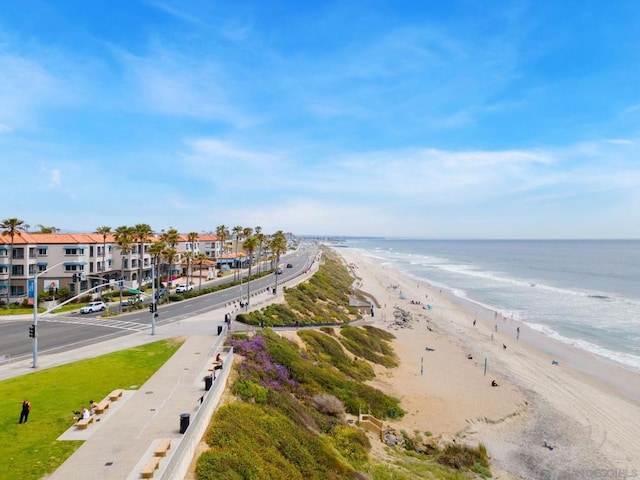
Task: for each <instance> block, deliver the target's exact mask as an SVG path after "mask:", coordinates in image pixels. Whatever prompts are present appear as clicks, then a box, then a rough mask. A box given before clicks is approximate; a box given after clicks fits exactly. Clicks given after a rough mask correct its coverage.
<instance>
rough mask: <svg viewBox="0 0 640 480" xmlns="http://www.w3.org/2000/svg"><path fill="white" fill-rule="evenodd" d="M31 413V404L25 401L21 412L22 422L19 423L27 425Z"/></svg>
mask: <svg viewBox="0 0 640 480" xmlns="http://www.w3.org/2000/svg"><path fill="white" fill-rule="evenodd" d="M30 411H31V403H30V402H29V400H27V399H25V400H24V401H23V402H22V411H21V412H20V421H19V422H18V423H27V420H28V418H29V412H30Z"/></svg>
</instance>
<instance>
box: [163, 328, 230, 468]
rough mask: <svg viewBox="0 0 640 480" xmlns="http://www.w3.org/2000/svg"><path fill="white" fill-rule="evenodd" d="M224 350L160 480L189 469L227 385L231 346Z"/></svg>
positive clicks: (216, 347)
mask: <svg viewBox="0 0 640 480" xmlns="http://www.w3.org/2000/svg"><path fill="white" fill-rule="evenodd" d="M226 333H227V327H226V325H225V327H224V330H223V332H222V334H221V335H219V336H218V338H217V339H216V341H215V342H213V345H212V347H211V349H212V351H213V352H216V351H217V350H219V349H220V348H221V346H222V343H223V342H224V340H225V338H226ZM223 351H224V352H226V356H225V360H224V364H223V367H222V370H220V371H219V372H218V375H217V377H216V380H215V381H214V382H213V385H212V386H211V389H210V390H209V391H208V392H205V395H204V399H203V401H202V405H200V408H199V409H198V411H197V412H196V413H195V415H193V417H192V418H190V423H189V427H188V428H187V430H186V431H185V433H184V434H183V437H182V439H181V440H180V443H179V444H178V446H177V447H176V449H175V451H174V452H173V454H172V455H171V458H170V459H169V462H168V463H167V465H166V467H165V468H164V469H163V470H162V472H160V475H159V476H158V478H159V479H160V480H174V479H176V478H184V477H185V475H186V474H187V471H188V470H189V465H190V464H191V461H192V460H193V456H194V455H195V452H196V447H197V446H198V443H200V439H201V438H202V437H203V435H204V433H205V432H206V430H207V427H208V426H209V423H210V422H211V418H212V417H213V412H215V410H216V407H217V406H218V404H219V403H220V399H221V398H222V394H223V393H224V390H225V388H226V385H227V379H228V377H229V373H230V372H231V365H232V364H233V347H224V349H223Z"/></svg>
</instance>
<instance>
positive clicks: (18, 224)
mask: <svg viewBox="0 0 640 480" xmlns="http://www.w3.org/2000/svg"><path fill="white" fill-rule="evenodd" d="M0 228H2V231H0V233H2V235H9V238H10V239H11V254H10V255H9V280H8V282H7V283H8V285H7V305H9V299H10V297H11V276H12V274H13V242H14V240H15V237H16V236H18V237H19V236H21V235H22V233H21V232H24V231H25V223H24V220H19V219H17V218H6V219H4V220H3V221H2V224H0Z"/></svg>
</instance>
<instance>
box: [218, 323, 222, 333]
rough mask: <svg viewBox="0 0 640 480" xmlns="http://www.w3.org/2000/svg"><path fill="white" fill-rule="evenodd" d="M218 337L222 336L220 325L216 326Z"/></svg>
mask: <svg viewBox="0 0 640 480" xmlns="http://www.w3.org/2000/svg"><path fill="white" fill-rule="evenodd" d="M218 335H222V325H218Z"/></svg>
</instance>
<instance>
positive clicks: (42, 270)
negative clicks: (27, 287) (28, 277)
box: [38, 265, 47, 272]
mask: <svg viewBox="0 0 640 480" xmlns="http://www.w3.org/2000/svg"><path fill="white" fill-rule="evenodd" d="M46 269H47V266H46V265H38V272H44V271H45V270H46Z"/></svg>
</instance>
